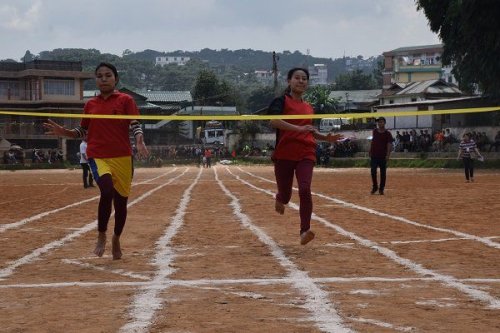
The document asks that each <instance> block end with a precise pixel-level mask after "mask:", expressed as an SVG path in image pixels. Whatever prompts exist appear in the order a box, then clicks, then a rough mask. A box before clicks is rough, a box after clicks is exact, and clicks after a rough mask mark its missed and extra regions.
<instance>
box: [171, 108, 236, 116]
mask: <svg viewBox="0 0 500 333" xmlns="http://www.w3.org/2000/svg"><path fill="white" fill-rule="evenodd" d="M177 114H178V115H189V116H231V115H238V114H239V113H238V112H237V111H236V106H222V107H221V106H193V107H191V106H189V107H187V108H185V109H182V110H180V111H179V112H177Z"/></svg>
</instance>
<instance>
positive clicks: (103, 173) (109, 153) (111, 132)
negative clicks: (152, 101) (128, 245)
mask: <svg viewBox="0 0 500 333" xmlns="http://www.w3.org/2000/svg"><path fill="white" fill-rule="evenodd" d="M95 76H96V84H97V87H98V88H99V90H100V92H101V93H100V95H98V96H96V97H94V98H92V99H90V100H89V101H88V102H87V103H86V104H85V107H84V114H95V115H139V110H138V109H137V105H136V104H135V101H134V99H133V98H132V97H131V96H130V95H127V94H124V93H121V92H119V91H116V90H115V86H116V84H117V83H118V72H117V70H116V67H115V66H113V65H112V64H109V63H104V62H103V63H100V64H99V65H98V66H97V68H96V69H95ZM44 127H45V129H46V130H47V132H46V133H45V134H49V135H58V136H67V137H71V138H83V137H85V135H87V157H88V160H89V165H90V169H91V171H92V174H93V176H94V180H95V181H96V182H97V185H99V189H100V191H101V198H100V200H99V208H98V214H97V221H98V223H97V230H98V231H99V234H98V237H97V244H96V247H95V250H94V253H95V254H96V255H97V256H99V257H101V256H102V255H103V254H104V250H105V247H106V231H107V228H108V222H109V217H110V215H111V206H112V204H113V205H114V208H115V227H114V234H113V239H112V242H111V245H112V254H113V259H120V258H121V256H122V251H121V247H120V235H121V234H122V231H123V227H124V226H125V221H126V219H127V200H128V196H129V195H130V187H131V185H132V175H133V166H132V148H131V145H130V139H129V130H132V132H133V134H134V137H135V141H136V148H137V154H138V157H139V158H143V157H147V156H148V155H149V152H148V149H147V148H146V145H145V143H144V136H143V132H142V129H141V125H140V123H139V122H138V121H137V120H130V119H103V118H83V119H82V121H81V123H80V126H78V127H76V128H73V129H67V128H64V127H62V126H60V125H59V124H57V123H55V122H54V121H52V120H50V119H49V120H48V122H47V123H44Z"/></svg>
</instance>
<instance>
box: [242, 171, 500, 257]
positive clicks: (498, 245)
mask: <svg viewBox="0 0 500 333" xmlns="http://www.w3.org/2000/svg"><path fill="white" fill-rule="evenodd" d="M238 169H239V170H240V171H242V172H244V173H246V174H248V175H250V176H252V177H254V178H258V179H261V180H264V181H266V182H268V183H272V184H276V182H274V181H272V180H269V179H267V178H264V177H261V176H257V175H255V174H253V173H251V172H248V171H245V170H243V169H241V168H240V167H238ZM293 189H294V190H295V191H298V189H297V188H295V187H294V188H293ZM311 193H312V194H313V195H316V196H318V197H320V198H323V199H326V200H329V201H333V202H335V203H337V204H339V205H342V206H344V207H348V208H352V209H357V210H361V211H364V212H367V213H369V214H373V215H377V216H382V217H387V218H390V219H393V220H396V221H399V222H403V223H406V224H411V225H414V226H416V227H420V228H426V229H431V230H434V231H440V232H444V233H449V234H452V235H455V236H457V237H462V238H465V239H468V240H473V241H477V242H480V243H483V244H484V245H487V246H489V247H493V248H495V249H500V243H497V242H493V241H492V240H490V239H489V238H487V237H479V236H475V235H471V234H467V233H464V232H461V231H457V230H453V229H447V228H440V227H433V226H430V225H427V224H423V223H419V222H415V221H411V220H408V219H406V218H404V217H401V216H396V215H391V214H387V213H383V212H380V211H377V210H375V209H371V208H368V207H363V206H359V205H356V204H353V203H350V202H347V201H343V200H340V199H336V198H332V197H329V196H326V195H324V194H321V193H316V192H311Z"/></svg>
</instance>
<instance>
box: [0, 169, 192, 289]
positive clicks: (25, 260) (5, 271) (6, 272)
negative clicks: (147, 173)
mask: <svg viewBox="0 0 500 333" xmlns="http://www.w3.org/2000/svg"><path fill="white" fill-rule="evenodd" d="M188 170H189V168H186V170H184V172H182V173H181V174H180V175H178V176H176V177H174V178H171V179H169V180H168V181H167V182H166V183H165V184H162V185H160V186H157V187H155V188H153V189H152V190H149V191H147V192H145V193H144V194H142V195H140V196H139V197H138V198H136V199H135V200H134V201H132V202H131V203H129V204H128V205H127V207H128V208H130V207H132V206H134V205H135V204H136V203H138V202H141V201H142V200H144V199H146V198H147V197H149V196H150V195H151V194H153V193H154V192H156V191H158V190H160V189H162V188H163V187H165V186H167V185H169V184H171V183H172V182H174V181H175V180H177V179H178V178H180V177H182V176H183V175H184V174H185V173H186V172H187V171H188ZM113 214H114V213H113ZM96 223H97V220H94V221H93V222H91V223H89V224H87V225H85V226H83V227H81V228H79V229H78V230H76V231H74V232H72V233H71V234H68V235H66V236H64V237H63V238H61V239H58V240H55V241H52V242H50V243H48V244H45V245H44V246H42V247H40V248H38V249H35V250H33V251H32V252H31V253H29V254H27V255H25V256H24V257H22V258H19V259H17V260H14V261H11V262H10V263H9V265H8V266H7V267H5V268H2V269H0V280H4V279H5V278H6V277H8V276H10V275H12V274H13V273H14V271H15V270H16V268H18V267H20V266H23V265H26V264H29V263H31V262H33V261H34V260H35V259H37V258H38V257H40V256H42V255H44V254H45V253H47V252H49V251H52V250H54V249H56V248H59V247H61V246H63V245H65V244H66V243H68V242H70V241H72V240H73V239H75V238H77V237H80V236H81V235H83V234H85V233H87V232H89V231H91V230H95V228H96V225H97V224H96Z"/></svg>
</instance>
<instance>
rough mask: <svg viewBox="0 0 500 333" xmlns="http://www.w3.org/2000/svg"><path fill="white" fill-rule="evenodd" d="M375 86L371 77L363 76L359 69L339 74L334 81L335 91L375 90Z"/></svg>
mask: <svg viewBox="0 0 500 333" xmlns="http://www.w3.org/2000/svg"><path fill="white" fill-rule="evenodd" d="M376 86H377V84H376V82H375V80H374V79H373V77H372V75H370V74H365V73H364V72H363V71H362V70H360V69H357V70H355V71H352V72H349V73H346V74H341V75H339V76H338V77H337V79H336V80H335V90H366V89H375V88H376Z"/></svg>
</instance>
